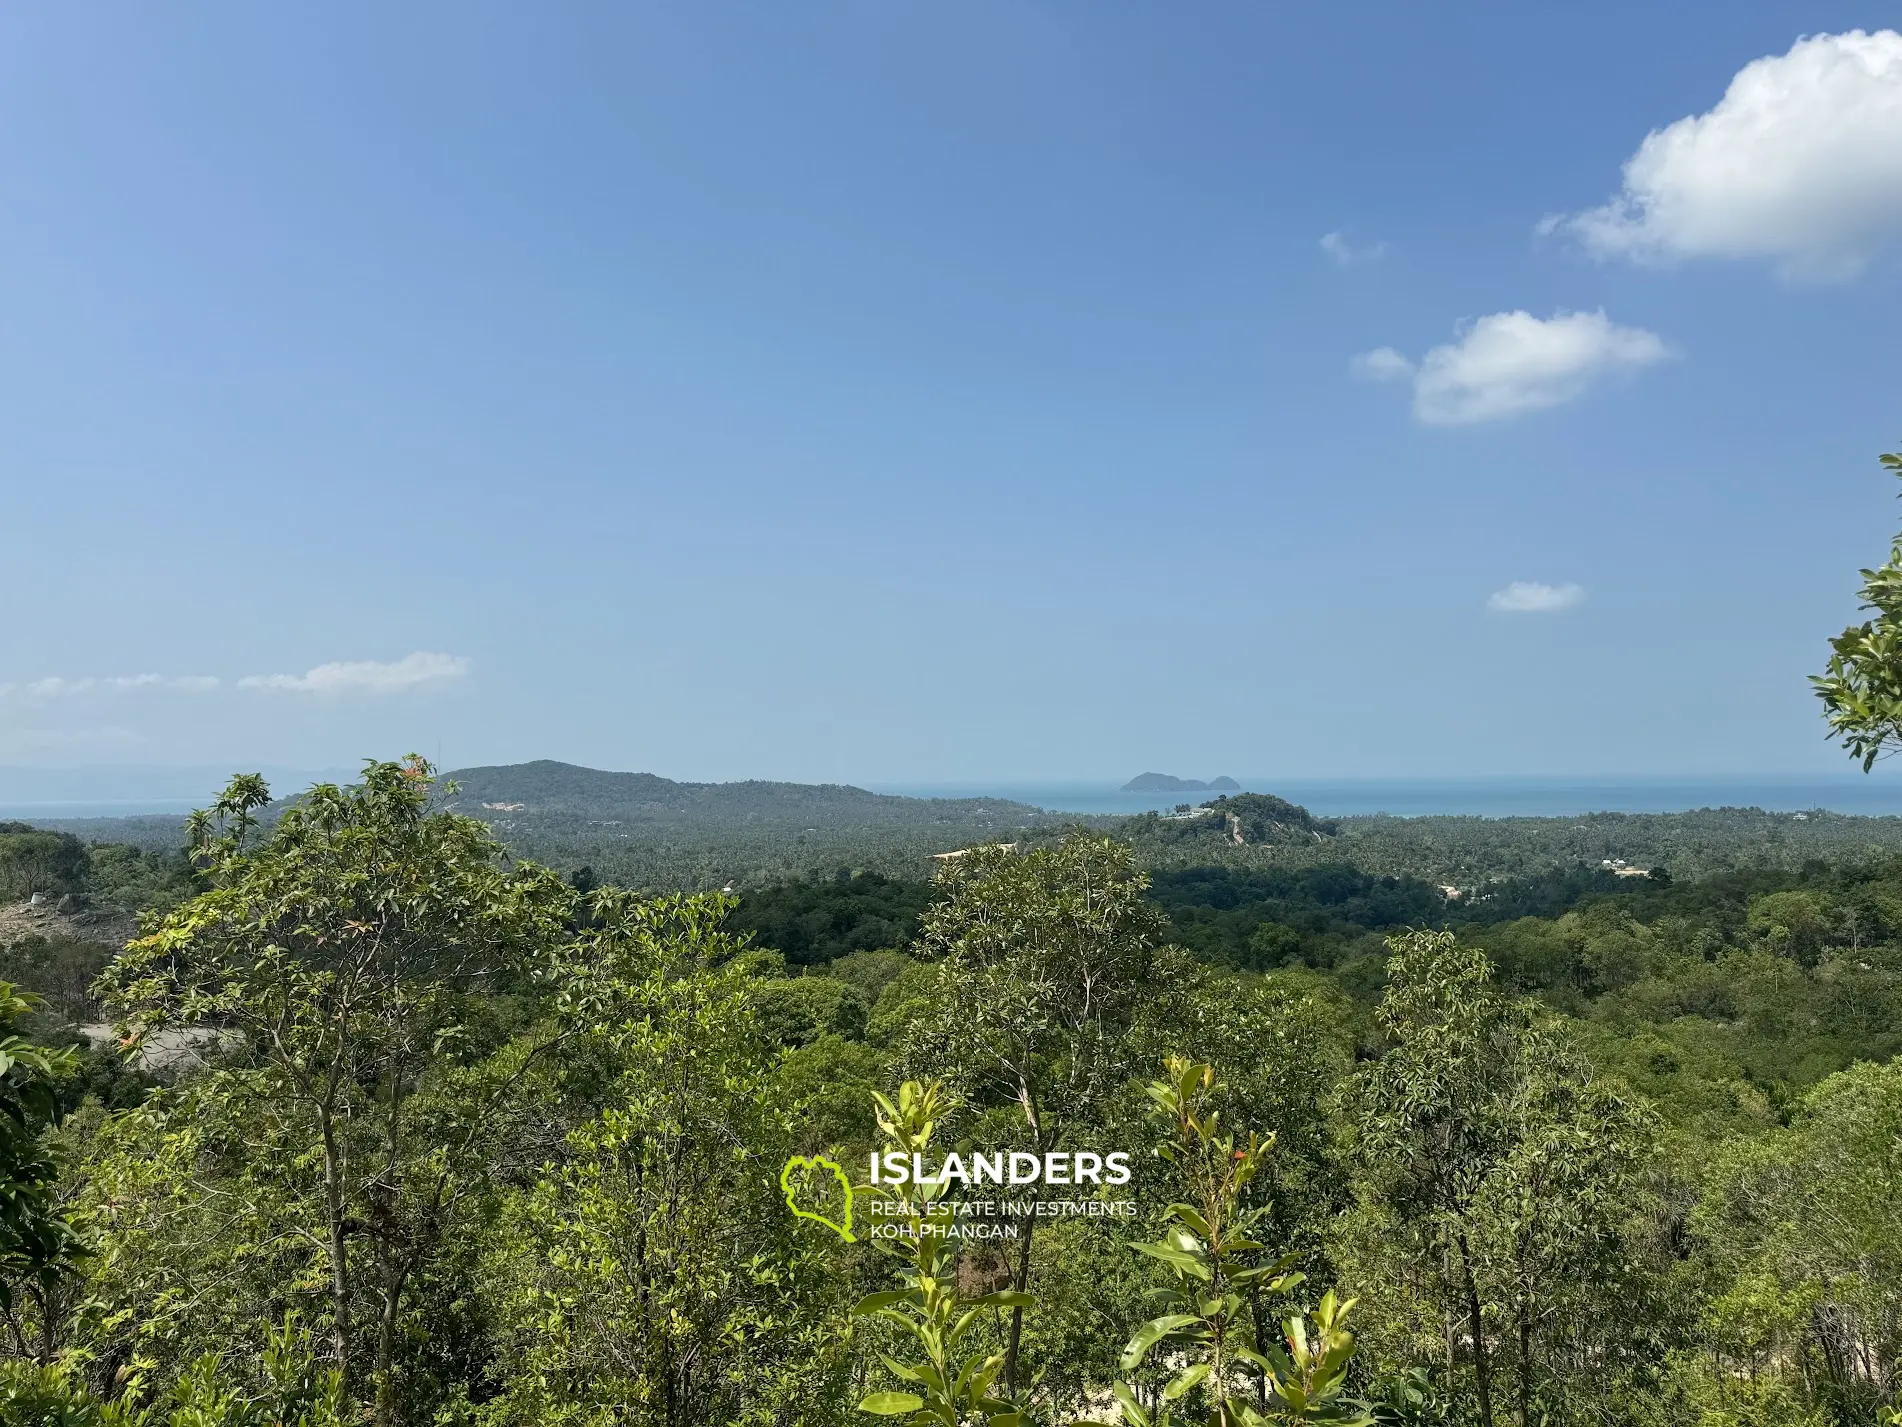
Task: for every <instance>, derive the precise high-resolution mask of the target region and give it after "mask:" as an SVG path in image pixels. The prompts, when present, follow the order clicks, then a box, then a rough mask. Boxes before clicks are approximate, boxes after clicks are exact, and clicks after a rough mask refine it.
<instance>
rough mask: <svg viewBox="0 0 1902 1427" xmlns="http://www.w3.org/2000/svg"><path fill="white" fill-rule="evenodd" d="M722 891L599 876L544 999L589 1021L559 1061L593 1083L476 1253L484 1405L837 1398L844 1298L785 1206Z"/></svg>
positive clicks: (769, 1083) (553, 1419)
mask: <svg viewBox="0 0 1902 1427" xmlns="http://www.w3.org/2000/svg"><path fill="white" fill-rule="evenodd" d="M730 905H731V902H730V899H726V898H722V897H718V896H697V897H664V898H651V899H650V898H644V897H639V896H637V895H635V894H633V893H631V892H626V891H622V890H620V889H618V888H602V889H600V890H599V891H597V892H596V893H595V894H594V898H593V900H592V903H591V905H590V909H589V918H588V921H589V929H588V930H587V931H585V932H584V933H583V934H582V935H581V936H580V938H578V939H577V941H576V942H575V944H574V946H573V947H572V949H571V951H570V953H569V955H570V957H571V959H572V961H573V963H574V966H575V977H574V980H573V983H572V988H571V990H570V991H569V992H567V993H565V994H564V996H563V997H562V998H561V1002H562V1013H563V1014H564V1015H565V1016H568V1017H572V1018H574V1020H575V1022H576V1023H577V1024H578V1025H580V1026H583V1027H585V1028H586V1029H585V1032H584V1034H583V1035H582V1037H581V1038H580V1039H578V1040H577V1041H576V1042H575V1043H574V1044H573V1046H572V1060H573V1061H574V1064H573V1065H570V1066H565V1067H563V1069H564V1071H566V1072H567V1073H568V1075H567V1078H568V1079H569V1080H570V1082H571V1083H572V1082H574V1081H576V1080H579V1079H581V1078H582V1072H583V1070H584V1068H585V1071H586V1075H587V1076H588V1077H589V1078H591V1079H595V1080H598V1081H599V1082H600V1085H601V1089H600V1091H599V1092H598V1093H599V1098H600V1099H601V1100H602V1101H603V1102H604V1103H603V1104H602V1105H601V1106H600V1108H599V1110H598V1112H596V1113H594V1114H592V1115H588V1116H586V1117H584V1118H583V1119H582V1120H581V1122H580V1123H579V1124H577V1125H576V1126H575V1127H574V1129H573V1130H572V1131H571V1132H570V1133H569V1134H568V1135H567V1136H566V1143H565V1144H563V1145H560V1146H559V1148H558V1153H559V1158H558V1159H551V1160H550V1162H548V1163H547V1164H545V1165H544V1166H543V1167H542V1168H541V1169H540V1170H539V1172H537V1173H536V1174H535V1175H534V1179H533V1182H532V1183H531V1184H529V1185H528V1186H527V1187H525V1188H524V1189H522V1190H521V1191H519V1192H518V1193H516V1194H515V1195H513V1196H511V1198H510V1201H509V1203H508V1204H507V1206H506V1207H505V1209H504V1211H503V1212H502V1213H501V1214H500V1216H499V1223H498V1226H497V1231H496V1233H495V1235H494V1238H493V1241H492V1245H491V1249H490V1252H489V1253H488V1254H487V1255H486V1256H485V1260H484V1263H483V1268H482V1272H481V1275H480V1277H481V1280H482V1283H483V1292H484V1295H485V1297H486V1298H488V1299H489V1301H490V1302H491V1304H492V1305H493V1313H494V1316H495V1317H496V1318H497V1319H499V1320H500V1321H501V1323H502V1324H503V1328H502V1343H501V1351H500V1353H499V1355H498V1356H499V1358H500V1361H499V1363H498V1364H497V1369H498V1374H499V1375H500V1376H501V1377H503V1379H504V1380H505V1381H506V1383H507V1392H506V1396H505V1399H504V1405H503V1406H502V1407H501V1408H500V1409H499V1410H498V1412H497V1415H496V1420H498V1421H506V1422H508V1423H520V1424H523V1425H524V1427H530V1424H532V1427H543V1424H551V1423H577V1424H580V1423H590V1424H591V1423H599V1422H623V1421H628V1422H641V1423H652V1424H656V1427H728V1424H739V1423H745V1424H769V1423H777V1422H781V1421H785V1420H788V1417H789V1415H790V1414H791V1413H792V1411H793V1410H794V1409H795V1408H797V1409H799V1410H800V1415H799V1419H798V1420H801V1421H804V1422H807V1423H812V1424H817V1423H821V1422H824V1421H827V1420H830V1418H831V1416H832V1412H833V1411H837V1410H839V1408H840V1407H841V1406H842V1404H840V1403H839V1399H840V1398H842V1397H843V1396H844V1394H845V1385H844V1382H843V1376H844V1366H845V1354H844V1351H843V1348H844V1342H843V1334H842V1333H841V1332H839V1331H838V1330H837V1328H836V1327H835V1326H834V1323H833V1319H834V1318H835V1317H837V1316H842V1309H843V1307H844V1304H845V1303H846V1302H849V1299H848V1298H847V1297H846V1296H845V1293H846V1290H845V1289H844V1288H843V1287H842V1286H841V1285H839V1284H838V1283H837V1282H836V1278H835V1275H834V1274H833V1273H832V1272H831V1271H830V1265H829V1264H828V1262H827V1260H826V1253H827V1249H828V1245H827V1244H826V1243H825V1241H824V1238H823V1237H821V1238H819V1239H816V1240H815V1239H814V1238H813V1237H811V1236H808V1235H802V1234H799V1233H798V1232H796V1230H797V1222H796V1221H795V1220H794V1219H793V1218H792V1217H791V1215H789V1214H788V1213H787V1211H786V1205H785V1203H784V1201H783V1197H782V1193H781V1190H780V1187H779V1184H778V1180H777V1175H778V1173H779V1171H780V1168H781V1166H782V1165H783V1164H784V1163H785V1162H786V1160H787V1157H788V1155H789V1154H790V1153H791V1152H792V1150H793V1148H794V1143H795V1140H794V1126H795V1124H796V1116H797V1115H798V1111H799V1106H798V1105H797V1104H796V1103H792V1104H789V1103H786V1102H785V1101H784V1100H783V1099H782V1097H781V1096H780V1094H779V1093H778V1091H779V1088H780V1087H779V1082H778V1079H777V1076H776V1070H777V1064H776V1049H775V1047H774V1046H773V1045H772V1044H771V1043H770V1041H768V1039H767V1038H766V1037H765V1036H764V1035H763V1034H762V1033H761V1030H760V1028H759V1026H758V1025H757V1024H756V1021H755V1017H754V1014H753V1008H752V1006H751V1004H750V995H751V992H752V990H753V989H754V987H755V986H756V985H757V983H756V982H755V981H754V980H753V979H752V978H751V976H750V974H749V972H748V971H747V969H746V967H745V965H744V964H743V961H741V960H739V959H736V956H735V953H737V952H739V951H740V943H739V942H738V941H736V940H735V939H734V938H732V937H731V936H729V935H727V934H726V933H724V932H723V931H722V930H721V922H722V920H723V918H724V917H725V915H726V912H727V910H728V908H729V907H730ZM551 1088H552V1087H551ZM590 1093H594V1092H590ZM551 1148H554V1147H551ZM832 1247H836V1243H835V1244H834V1245H833V1246H832ZM822 1404H832V1405H833V1406H832V1411H828V1410H827V1408H826V1407H825V1406H823V1405H822Z"/></svg>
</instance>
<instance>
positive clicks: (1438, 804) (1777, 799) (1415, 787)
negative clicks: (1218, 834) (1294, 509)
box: [867, 770, 1902, 818]
mask: <svg viewBox="0 0 1902 1427" xmlns="http://www.w3.org/2000/svg"><path fill="white" fill-rule="evenodd" d="M1236 781H1237V782H1239V783H1240V784H1241V785H1242V787H1243V789H1244V790H1246V791H1248V792H1251V793H1273V794H1275V795H1276V796H1277V797H1282V798H1286V799H1287V800H1288V801H1289V802H1291V803H1299V804H1300V805H1301V806H1302V807H1305V808H1306V809H1307V810H1308V811H1309V812H1311V813H1314V814H1315V815H1317V816H1319V817H1363V816H1370V815H1375V814H1380V813H1386V814H1389V815H1391V816H1393V817H1425V816H1431V815H1436V814H1440V815H1444V814H1454V815H1465V816H1475V817H1489V818H1509V817H1519V818H1553V817H1577V816H1579V815H1580V814H1583V813H1681V812H1688V811H1690V810H1692V809H1695V808H1762V809H1763V810H1764V811H1766V812H1792V813H1794V812H1814V811H1818V810H1825V811H1828V812H1834V813H1851V814H1855V815H1858V816H1861V817H1902V776H1897V775H1895V774H1893V773H1890V772H1888V771H1887V770H1879V771H1877V772H1876V773H1873V774H1870V775H1867V776H1863V775H1859V774H1838V775H1833V776H1832V775H1817V774H1789V775H1787V776H1786V775H1777V774H1753V775H1748V776H1740V777H1730V778H1726V777H1718V776H1710V777H1697V778H1655V777H1653V778H1646V777H1627V778H1330V779H1315V778H1299V777H1291V778H1275V777H1261V778H1241V777H1237V779H1236ZM867 786H868V787H871V788H872V790H873V791H874V792H880V793H900V794H903V795H905V796H907V797H914V798H1009V799H1011V800H1012V801H1013V802H1019V803H1029V804H1030V805H1031V806H1032V807H1038V808H1044V809H1047V810H1048V811H1051V812H1064V813H1092V814H1103V813H1109V814H1123V815H1127V814H1130V813H1140V812H1149V811H1166V810H1167V809H1169V808H1173V807H1176V806H1177V805H1179V804H1182V803H1203V802H1207V801H1208V800H1209V799H1210V798H1214V797H1218V796H1220V795H1219V794H1216V793H1125V792H1123V791H1122V790H1121V789H1120V787H1119V786H1118V785H1117V784H1115V783H1112V782H1109V781H1107V780H1106V781H1103V782H1049V783H1017V782H1001V783H889V784H888V783H880V784H876V785H870V784H868V785H867Z"/></svg>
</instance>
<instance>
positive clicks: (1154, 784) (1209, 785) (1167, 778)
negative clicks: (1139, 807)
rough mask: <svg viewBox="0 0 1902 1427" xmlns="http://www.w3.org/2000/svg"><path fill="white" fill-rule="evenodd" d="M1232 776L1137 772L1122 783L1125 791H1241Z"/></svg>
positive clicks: (1239, 785)
mask: <svg viewBox="0 0 1902 1427" xmlns="http://www.w3.org/2000/svg"><path fill="white" fill-rule="evenodd" d="M1241 786H1242V785H1241V784H1240V783H1237V782H1236V781H1235V780H1234V779H1233V778H1229V777H1220V778H1211V779H1209V780H1208V782H1206V783H1204V782H1203V781H1202V780H1201V779H1200V778H1178V777H1175V776H1174V775H1173V774H1170V773H1138V774H1137V775H1136V776H1135V777H1134V778H1131V779H1130V780H1129V781H1128V782H1127V783H1125V784H1123V791H1124V792H1125V793H1233V792H1239V791H1241Z"/></svg>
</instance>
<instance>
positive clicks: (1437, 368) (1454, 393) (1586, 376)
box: [1353, 311, 1669, 426]
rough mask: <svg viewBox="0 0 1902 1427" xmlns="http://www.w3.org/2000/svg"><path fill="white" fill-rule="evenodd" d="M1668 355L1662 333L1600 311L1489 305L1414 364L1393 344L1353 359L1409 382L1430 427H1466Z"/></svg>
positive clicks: (1417, 410)
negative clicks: (1546, 312)
mask: <svg viewBox="0 0 1902 1427" xmlns="http://www.w3.org/2000/svg"><path fill="white" fill-rule="evenodd" d="M1668 355H1669V350H1668V349H1667V348H1666V347H1665V345H1664V341H1663V339H1662V338H1660V337H1658V336H1657V334H1656V333H1653V332H1647V331H1645V330H1644V329H1643V328H1641V327H1620V326H1619V325H1618V324H1617V323H1615V322H1613V321H1611V319H1610V318H1608V317H1606V316H1605V314H1604V313H1603V312H1602V311H1599V312H1559V313H1555V314H1553V315H1552V316H1551V317H1549V318H1543V319H1542V318H1538V317H1534V316H1533V315H1532V314H1531V313H1529V312H1495V313H1493V314H1492V315H1491V316H1489V317H1482V318H1480V319H1479V320H1478V321H1477V322H1473V323H1469V324H1468V325H1467V326H1466V327H1464V328H1463V329H1462V330H1461V331H1460V333H1459V338H1458V340H1457V341H1454V342H1449V343H1446V344H1445V345H1444V346H1439V347H1435V348H1433V349H1432V350H1431V351H1430V352H1428V353H1427V354H1426V355H1425V356H1424V357H1422V358H1421V359H1420V360H1419V361H1418V362H1417V363H1415V362H1412V361H1410V360H1408V359H1407V358H1406V357H1405V356H1403V355H1401V354H1400V353H1399V352H1396V351H1395V350H1394V349H1393V348H1392V347H1380V348H1377V349H1376V350H1374V351H1371V352H1363V353H1362V354H1361V355H1360V356H1358V357H1356V358H1354V361H1353V368H1354V370H1355V371H1356V372H1357V373H1359V374H1360V375H1362V376H1366V377H1371V378H1375V379H1380V380H1406V381H1409V382H1411V383H1412V385H1413V414H1414V415H1415V416H1417V417H1419V418H1420V420H1422V421H1425V422H1428V423H1429V424H1431V425H1434V426H1467V425H1471V424H1473V423H1475V422H1481V421H1496V420H1498V419H1499V418H1500V417H1503V416H1512V415H1515V414H1517V413H1519V412H1522V411H1536V410H1539V409H1540V408H1542V407H1547V406H1557V405H1559V404H1560V403H1562V402H1567V401H1570V400H1572V399H1573V398H1574V397H1577V396H1579V395H1582V394H1583V393H1584V392H1585V390H1586V389H1587V388H1588V387H1590V386H1591V385H1592V383H1593V382H1595V381H1598V380H1599V379H1600V378H1602V377H1606V376H1610V375H1612V374H1615V373H1617V372H1621V371H1635V370H1638V369H1639V368H1642V367H1648V366H1650V365H1651V364H1652V363H1654V362H1659V361H1662V360H1663V359H1664V358H1665V357H1666V356H1668Z"/></svg>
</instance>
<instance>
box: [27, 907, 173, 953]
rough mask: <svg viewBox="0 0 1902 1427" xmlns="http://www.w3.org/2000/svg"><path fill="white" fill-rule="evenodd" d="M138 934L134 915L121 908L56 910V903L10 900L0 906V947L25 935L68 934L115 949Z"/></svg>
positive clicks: (66, 935) (67, 935) (47, 935)
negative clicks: (11, 901) (5, 904)
mask: <svg viewBox="0 0 1902 1427" xmlns="http://www.w3.org/2000/svg"><path fill="white" fill-rule="evenodd" d="M138 934H139V922H138V918H136V917H134V916H133V915H132V913H130V912H128V911H126V910H125V909H124V908H122V907H75V908H72V909H71V910H69V911H64V912H62V911H60V910H59V904H58V903H57V902H52V901H46V902H38V903H35V902H30V901H28V902H13V903H10V904H8V905H7V906H3V907H0V946H12V945H14V944H15V943H16V942H22V941H25V940H26V939H27V938H28V937H33V936H43V937H46V938H47V939H48V940H52V939H53V938H55V937H70V938H71V939H72V940H74V941H89V942H96V943H98V944H99V945H100V946H106V947H110V948H112V949H113V950H114V951H117V950H118V949H119V948H120V947H122V946H124V945H125V944H126V943H127V942H128V941H130V940H132V938H133V937H135V936H137V935H138Z"/></svg>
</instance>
